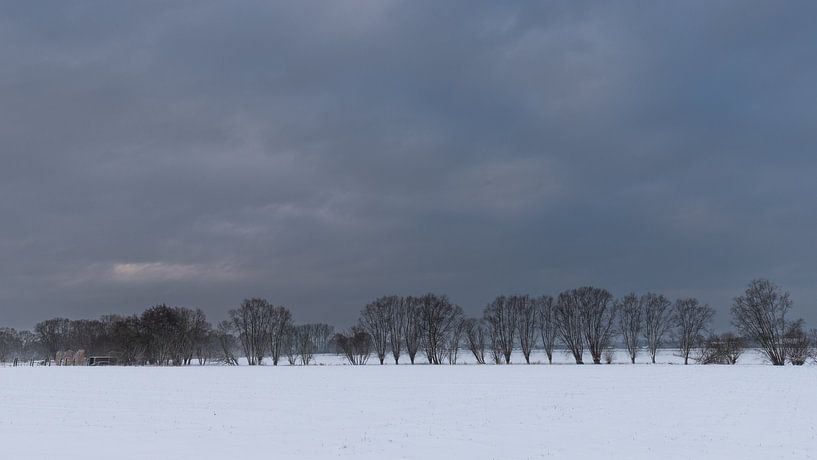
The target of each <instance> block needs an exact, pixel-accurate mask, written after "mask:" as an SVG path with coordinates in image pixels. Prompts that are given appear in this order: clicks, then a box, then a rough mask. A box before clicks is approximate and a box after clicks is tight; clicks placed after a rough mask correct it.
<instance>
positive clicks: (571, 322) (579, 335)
mask: <svg viewBox="0 0 817 460" xmlns="http://www.w3.org/2000/svg"><path fill="white" fill-rule="evenodd" d="M581 303H582V299H581V293H580V292H579V290H578V289H572V290H569V291H564V292H562V293H561V294H559V299H558V301H557V302H556V306H555V307H554V309H553V318H554V320H555V324H556V332H557V333H558V335H559V338H561V339H562V343H564V345H565V347H567V349H568V351H569V352H570V353H571V354H572V355H573V359H575V360H576V364H584V358H583V355H584V324H583V320H582V312H581V308H582V307H581Z"/></svg>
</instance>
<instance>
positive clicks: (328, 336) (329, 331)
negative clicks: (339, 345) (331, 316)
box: [312, 323, 335, 353]
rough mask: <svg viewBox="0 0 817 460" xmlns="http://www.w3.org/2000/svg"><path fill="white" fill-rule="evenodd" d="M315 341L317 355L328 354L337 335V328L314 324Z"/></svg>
mask: <svg viewBox="0 0 817 460" xmlns="http://www.w3.org/2000/svg"><path fill="white" fill-rule="evenodd" d="M312 326H313V340H314V342H315V353H328V352H329V343H330V342H331V341H332V336H333V335H335V327H334V326H330V325H329V324H324V323H316V324H313V325H312Z"/></svg>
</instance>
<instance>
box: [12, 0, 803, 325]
mask: <svg viewBox="0 0 817 460" xmlns="http://www.w3.org/2000/svg"><path fill="white" fill-rule="evenodd" d="M815 17H817V3H814V2H787V3H786V4H785V5H780V4H778V3H775V2H755V1H735V2H730V1H711V0H708V1H699V2H695V1H693V2H481V1H473V0H468V1H450V2H436V1H419V2H408V1H406V2H392V1H379V0H378V1H303V2H280V3H279V2H268V1H258V2H253V1H236V2H223V1H207V0H201V1H190V2H185V1H178V2H162V1H157V2H151V1H145V2H109V1H99V2H85V1H76V2H63V1H53V2H5V3H3V4H2V5H0V63H2V64H0V216H2V217H0V219H2V221H1V222H2V223H1V224H0V325H6V326H13V327H19V328H30V327H32V326H33V325H34V324H35V323H36V322H37V321H40V320H43V319H46V318H50V317H54V316H62V317H70V318H93V317H98V316H100V315H102V314H108V313H137V312H140V311H141V310H143V309H144V308H146V307H148V306H150V305H153V304H156V303H167V304H171V305H179V306H187V307H194V308H201V309H203V310H204V311H205V312H206V313H207V314H208V316H209V318H210V319H211V320H212V321H218V320H221V319H223V318H225V317H226V312H227V310H228V309H230V308H234V307H235V306H237V305H238V304H239V303H240V302H241V300H242V299H244V298H247V297H265V298H267V299H269V300H270V301H271V302H273V303H274V304H276V305H286V306H288V307H289V308H290V309H291V310H292V311H293V315H294V319H295V321H296V322H312V321H322V322H328V323H331V324H335V325H337V326H339V327H345V326H349V325H351V324H352V323H354V322H355V320H356V318H357V313H358V311H359V310H360V308H361V307H362V306H364V305H365V304H366V303H367V302H370V301H371V300H373V299H375V298H376V297H378V296H381V295H386V294H402V295H409V294H420V293H424V292H437V293H445V294H447V295H448V296H449V297H450V298H451V300H452V301H453V302H455V303H457V304H459V305H461V306H462V307H463V308H464V309H465V311H466V312H467V313H469V314H478V313H479V312H480V311H481V309H482V308H483V307H484V306H485V304H487V303H488V302H489V301H490V300H491V299H493V298H494V297H495V296H497V295H500V294H513V293H530V294H536V295H540V294H550V295H556V294H558V292H559V291H561V290H564V289H569V288H573V287H578V286H582V285H587V284H590V285H594V286H599V287H604V288H607V289H609V290H610V291H611V292H612V293H613V294H614V295H617V296H620V295H624V294H626V293H628V292H630V291H635V292H639V293H642V292H646V291H654V292H659V293H663V294H665V295H667V296H669V297H672V298H678V297H686V296H695V297H698V298H699V299H700V300H701V301H703V302H707V303H709V304H711V305H712V306H713V307H715V308H716V310H717V312H718V314H717V315H716V323H715V324H716V327H717V328H722V329H725V328H728V327H729V314H728V310H729V306H730V304H731V299H732V298H733V297H734V296H736V295H739V294H740V293H741V292H742V290H743V289H744V288H745V287H746V285H747V284H748V282H749V281H750V280H751V279H753V278H757V277H765V278H769V279H771V280H773V281H775V282H776V283H778V284H779V285H781V286H782V287H783V288H784V289H786V290H788V291H789V292H791V295H792V299H793V300H794V311H793V313H792V315H793V316H797V317H804V318H805V319H806V320H807V321H808V322H809V323H810V326H817V308H815V300H814V299H815V298H817V263H816V262H817V244H816V243H815V236H817V181H815V172H817V148H816V147H817V129H815V128H816V127H815V122H817V83H816V82H817V28H815V27H814V23H813V21H814V18H815Z"/></svg>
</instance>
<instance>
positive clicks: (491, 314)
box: [484, 296, 519, 364]
mask: <svg viewBox="0 0 817 460" xmlns="http://www.w3.org/2000/svg"><path fill="white" fill-rule="evenodd" d="M516 303H517V301H516V300H515V296H514V297H506V296H499V297H497V298H496V299H494V301H493V302H491V303H490V304H488V306H486V307H485V312H484V318H485V322H486V323H487V324H488V328H490V330H491V338H492V339H493V343H494V346H495V347H497V348H499V350H500V351H501V352H502V356H503V357H504V358H505V364H509V363H510V362H511V353H513V344H514V336H515V334H516V326H517V319H518V315H519V310H518V308H517V307H516Z"/></svg>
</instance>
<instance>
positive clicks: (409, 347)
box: [404, 296, 423, 364]
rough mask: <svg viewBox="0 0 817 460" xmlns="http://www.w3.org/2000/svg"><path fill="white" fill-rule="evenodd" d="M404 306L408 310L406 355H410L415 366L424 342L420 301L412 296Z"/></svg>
mask: <svg viewBox="0 0 817 460" xmlns="http://www.w3.org/2000/svg"><path fill="white" fill-rule="evenodd" d="M404 305H405V309H406V329H405V331H404V334H405V342H406V353H408V355H409V361H411V364H414V359H415V357H416V356H417V352H418V351H419V350H420V345H421V344H422V341H423V327H422V324H421V317H420V308H419V305H420V299H419V298H417V297H412V296H409V297H406V298H405V299H404Z"/></svg>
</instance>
